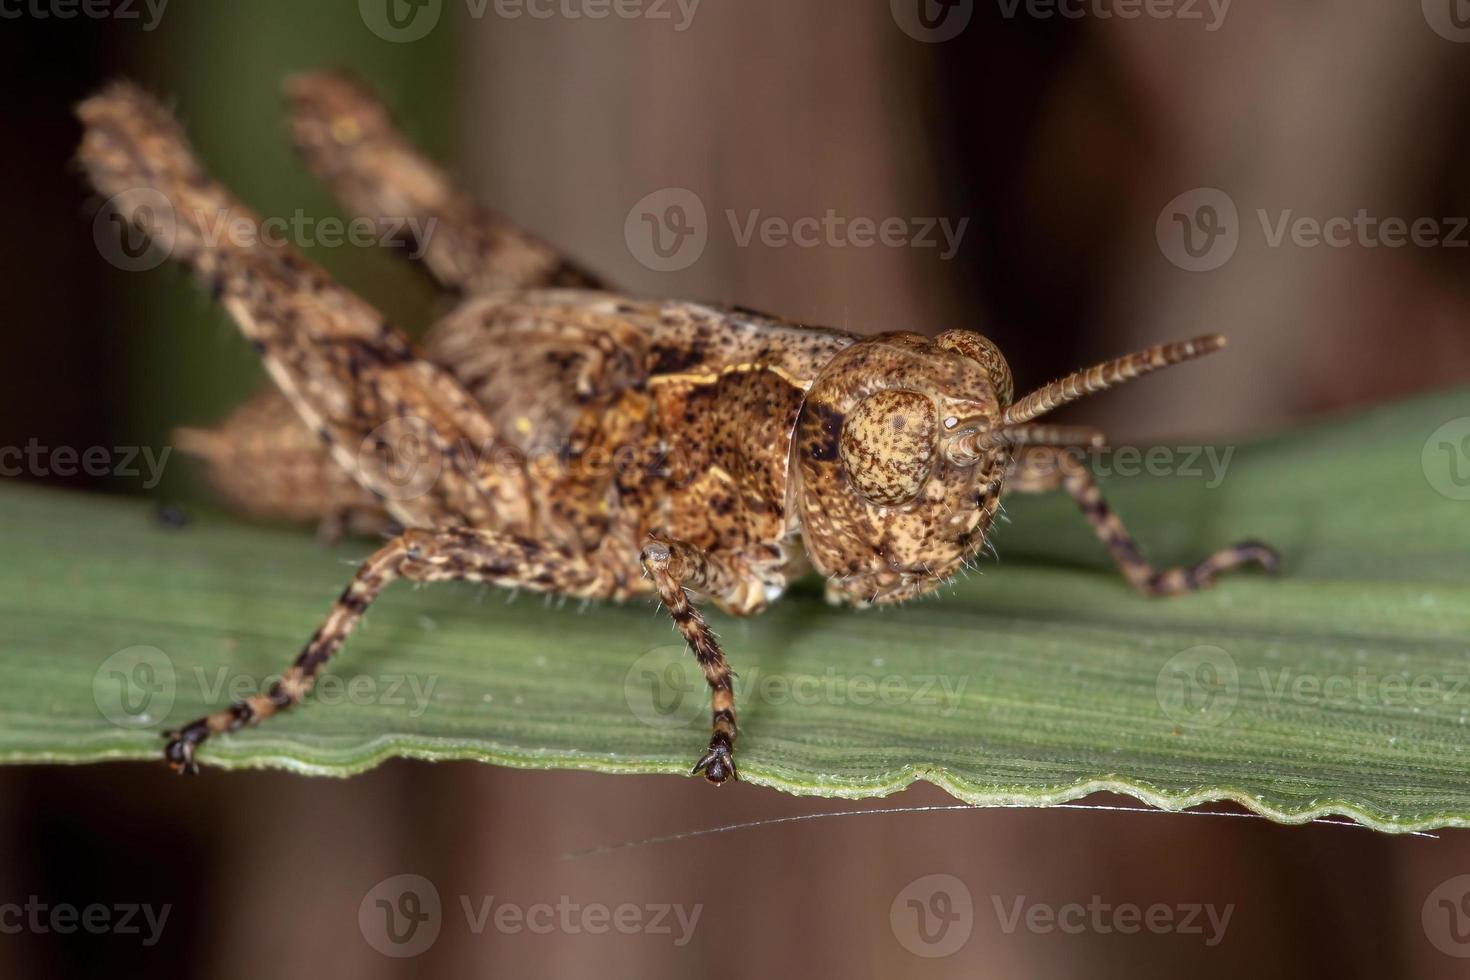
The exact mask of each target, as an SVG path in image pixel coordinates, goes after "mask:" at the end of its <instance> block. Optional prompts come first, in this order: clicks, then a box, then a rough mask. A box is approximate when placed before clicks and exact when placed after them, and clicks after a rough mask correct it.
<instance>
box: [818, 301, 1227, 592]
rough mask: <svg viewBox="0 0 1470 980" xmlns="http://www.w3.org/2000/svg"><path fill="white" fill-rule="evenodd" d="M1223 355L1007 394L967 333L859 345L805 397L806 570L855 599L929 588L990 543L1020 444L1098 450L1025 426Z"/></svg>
mask: <svg viewBox="0 0 1470 980" xmlns="http://www.w3.org/2000/svg"><path fill="white" fill-rule="evenodd" d="M1224 346H1225V338H1224V337H1221V336H1219V335H1218V334H1206V335H1205V336H1202V337H1196V338H1194V339H1193V340H1186V341H1180V342H1177V343H1172V344H1159V345H1157V346H1155V347H1149V348H1147V349H1145V350H1141V351H1138V352H1137V353H1135V354H1128V355H1125V356H1123V357H1119V358H1114V359H1113V360H1111V361H1104V362H1103V363H1101V364H1096V365H1093V366H1092V367H1089V368H1084V369H1082V370H1081V371H1074V372H1072V373H1071V374H1069V375H1067V376H1065V377H1063V378H1060V379H1059V380H1057V381H1053V382H1052V383H1051V384H1049V385H1044V386H1043V387H1041V388H1038V389H1036V390H1035V391H1033V392H1031V393H1030V394H1028V395H1026V396H1025V397H1024V398H1021V399H1019V400H1016V399H1015V398H1014V395H1015V389H1014V386H1013V384H1012V382H1011V370H1010V368H1009V367H1008V366H1007V365H1006V361H1005V358H1004V357H1002V356H1001V353H1000V351H999V350H998V349H996V346H995V345H994V344H993V343H991V342H990V341H988V340H986V339H985V338H984V337H982V336H980V335H979V334H976V333H971V332H969V331H967V330H951V331H949V332H948V333H945V334H941V335H940V336H939V337H937V338H935V339H934V340H933V341H929V340H926V339H924V338H923V337H921V336H919V335H917V334H910V333H894V334H882V335H879V336H876V337H869V338H866V339H864V340H860V341H858V342H857V343H855V344H853V345H852V346H851V347H848V348H847V349H846V350H844V351H842V352H841V353H840V354H838V355H837V356H836V357H834V358H832V360H831V361H829V362H828V363H827V364H826V366H825V367H823V369H822V371H821V373H820V374H819V375H818V376H817V379H816V381H815V382H814V383H813V384H812V387H811V390H810V391H809V392H807V397H806V401H805V402H804V403H803V405H802V410H801V415H800V416H799V417H798V419H797V423H796V439H795V440H794V442H793V445H792V453H793V457H792V461H793V466H792V470H793V478H792V481H791V487H792V491H793V493H794V494H795V498H794V508H793V512H794V513H795V515H796V516H797V517H798V518H799V520H800V521H801V527H802V535H803V538H804V540H805V543H806V550H807V554H808V555H809V556H810V557H811V559H812V565H813V566H814V567H815V568H816V569H817V571H819V572H821V573H822V574H823V575H825V576H827V578H828V580H829V582H830V583H831V585H830V588H831V589H833V590H835V591H836V593H837V594H838V595H840V596H842V597H843V598H846V599H848V600H850V601H854V602H857V603H875V602H898V601H901V600H903V599H907V598H909V597H910V596H914V595H918V594H920V593H922V592H927V591H929V590H930V589H933V588H934V587H935V586H937V585H938V584H939V583H941V582H943V581H944V580H945V579H947V578H948V577H949V576H950V575H952V574H954V573H955V572H956V571H957V570H958V569H959V567H960V566H961V565H962V564H963V563H964V562H965V560H966V559H967V558H969V557H970V556H972V555H973V554H974V553H975V552H976V551H978V550H979V548H980V546H981V545H983V544H984V542H985V532H986V530H987V529H988V528H989V527H990V521H991V518H992V517H994V515H995V509H996V505H997V503H998V501H999V499H1000V491H1001V484H1002V482H1003V481H1004V478H1005V473H1006V469H1007V467H1008V466H1009V465H1010V461H1011V457H1012V454H1013V452H1014V450H1015V448H1016V447H1018V446H1024V445H1050V446H1064V447H1065V446H1086V445H1094V446H1096V445H1100V444H1101V441H1102V437H1101V436H1100V435H1099V434H1098V433H1096V432H1094V431H1092V430H1090V429H1077V428H1070V427H1064V426H1054V425H1045V424H1041V425H1037V424H1033V422H1032V420H1033V419H1036V418H1038V417H1039V416H1042V415H1045V414H1046V413H1047V412H1050V411H1052V410H1053V409H1055V408H1058V407H1060V406H1062V405H1065V404H1067V403H1069V402H1072V401H1076V400H1077V399H1078V398H1082V397H1084V396H1086V395H1090V394H1093V393H1095V392H1099V391H1104V390H1106V389H1108V388H1112V387H1114V386H1115V385H1119V384H1122V383H1124V382H1127V381H1131V380H1132V379H1134V378H1138V377H1142V376H1143V375H1145V374H1149V373H1151V372H1153V371H1157V370H1159V369H1161V368H1166V367H1169V366H1171V365H1174V364H1181V363H1183V362H1185V361H1189V360H1193V359H1194V358H1197V357H1202V356H1204V355H1205V354H1210V353H1213V352H1214V351H1217V350H1219V349H1220V348H1222V347H1224Z"/></svg>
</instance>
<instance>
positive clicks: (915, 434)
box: [838, 390, 939, 507]
mask: <svg viewBox="0 0 1470 980" xmlns="http://www.w3.org/2000/svg"><path fill="white" fill-rule="evenodd" d="M936 416H937V411H936V409H935V407H934V403H933V402H932V401H930V400H929V398H928V396H927V395H921V394H919V393H918V392H917V391H896V390H895V391H880V392H878V393H877V394H874V395H869V396H868V397H867V398H865V399H863V401H862V402H861V403H860V404H859V405H858V406H857V409H856V410H855V411H853V412H852V413H850V414H849V415H848V416H847V422H846V424H844V425H843V427H842V438H841V440H840V441H839V443H838V449H839V451H840V452H841V453H842V465H843V467H844V468H845V469H846V470H847V479H848V481H849V482H851V483H852V485H853V487H854V488H856V490H857V492H858V493H860V494H862V495H863V497H865V498H866V499H867V500H869V501H871V502H872V503H875V504H882V505H884V506H890V507H891V506H894V505H896V504H902V503H907V502H908V501H910V500H913V499H914V497H916V496H918V494H919V491H920V490H922V489H924V481H925V480H927V479H928V478H929V470H930V469H931V468H932V466H933V464H934V453H935V445H936V442H935V435H936V433H937V432H938V430H939V423H938V421H937V418H936Z"/></svg>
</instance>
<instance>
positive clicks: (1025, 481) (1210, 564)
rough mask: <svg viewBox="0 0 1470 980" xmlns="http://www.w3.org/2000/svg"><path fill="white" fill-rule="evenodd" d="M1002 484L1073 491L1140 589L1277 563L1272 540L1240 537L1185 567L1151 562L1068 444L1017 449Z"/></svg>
mask: <svg viewBox="0 0 1470 980" xmlns="http://www.w3.org/2000/svg"><path fill="white" fill-rule="evenodd" d="M1005 489H1006V492H1008V493H1046V492H1048V491H1051V490H1065V491H1067V493H1069V494H1071V495H1072V499H1073V500H1075V501H1077V506H1078V507H1080V508H1081V509H1082V513H1083V515H1084V516H1085V517H1086V518H1087V522H1088V523H1089V524H1091V525H1092V530H1093V533H1095V534H1096V535H1097V537H1098V540H1099V541H1101V542H1102V543H1103V546H1104V547H1105V548H1107V549H1108V554H1110V555H1112V557H1113V561H1114V562H1115V563H1116V564H1117V566H1118V571H1120V572H1122V573H1123V577H1124V578H1125V579H1127V580H1128V584H1129V585H1131V586H1133V588H1134V589H1135V590H1136V591H1137V592H1139V593H1141V594H1142V595H1147V596H1164V595H1179V594H1180V593H1184V592H1194V591H1197V590H1199V589H1203V588H1208V587H1209V586H1211V585H1213V584H1215V578H1216V576H1218V575H1219V574H1220V573H1221V572H1227V571H1230V570H1232V569H1235V568H1240V567H1241V566H1244V565H1258V566H1260V567H1261V568H1263V569H1265V570H1266V571H1267V572H1273V573H1274V572H1275V571H1277V569H1279V568H1280V566H1281V559H1280V557H1279V556H1278V555H1277V554H1276V552H1275V551H1274V550H1273V549H1272V548H1271V547H1270V546H1268V545H1265V544H1262V543H1261V542H1259V541H1241V542H1239V543H1237V544H1234V545H1231V546H1230V547H1228V548H1222V549H1220V550H1219V551H1216V552H1215V553H1213V554H1211V555H1209V556H1207V557H1205V558H1204V559H1202V560H1200V561H1198V562H1196V563H1195V564H1193V565H1190V566H1187V567H1180V568H1165V569H1156V568H1154V567H1153V566H1152V565H1150V564H1149V563H1148V560H1147V559H1146V558H1144V557H1143V552H1142V551H1141V550H1140V549H1139V547H1138V544H1137V543H1136V542H1135V541H1134V540H1133V536H1132V535H1131V534H1129V533H1128V529H1127V528H1126V527H1124V526H1123V522H1122V521H1121V520H1119V519H1118V516H1117V515H1116V514H1114V513H1113V511H1112V508H1110V507H1109V506H1108V503H1107V501H1106V500H1104V499H1103V496H1102V491H1100V490H1099V489H1098V487H1097V483H1096V482H1095V481H1094V480H1093V479H1092V474H1091V473H1089V472H1087V468H1086V467H1085V466H1083V465H1082V462H1081V461H1080V460H1079V459H1078V458H1077V457H1076V456H1075V455H1074V454H1073V453H1072V452H1070V451H1069V450H1066V449H1058V448H1053V447H1033V448H1028V449H1025V450H1022V451H1021V452H1018V453H1017V454H1016V456H1015V459H1014V460H1013V461H1012V463H1011V469H1010V472H1009V474H1008V475H1007V477H1006V484H1005Z"/></svg>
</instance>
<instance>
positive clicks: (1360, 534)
mask: <svg viewBox="0 0 1470 980" xmlns="http://www.w3.org/2000/svg"><path fill="white" fill-rule="evenodd" d="M1465 405H1466V393H1465V392H1460V393H1450V394H1445V395H1442V396H1436V397H1432V398H1427V399H1422V400H1419V401H1416V402H1413V403H1410V404H1406V405H1401V406H1396V407H1392V408H1387V409H1382V410H1379V411H1376V412H1373V413H1371V414H1369V415H1366V416H1364V417H1360V418H1357V419H1354V420H1351V421H1347V422H1342V423H1334V424H1331V425H1324V426H1321V427H1317V428H1313V429H1310V430H1307V431H1303V432H1300V433H1296V434H1293V435H1290V436H1286V437H1282V438H1277V439H1273V440H1270V441H1267V442H1263V443H1259V444H1256V445H1252V446H1247V447H1242V448H1240V449H1239V451H1237V452H1235V453H1234V454H1233V456H1231V457H1230V458H1229V461H1228V466H1227V468H1226V478H1225V479H1224V481H1223V483H1221V484H1220V485H1218V486H1211V485H1207V484H1212V483H1213V482H1214V481H1212V480H1210V479H1209V474H1210V469H1209V466H1208V465H1207V461H1206V460H1205V459H1203V458H1200V459H1196V460H1193V461H1191V460H1189V459H1188V458H1187V457H1188V456H1189V453H1188V452H1178V451H1175V452H1174V453H1173V455H1172V461H1171V462H1169V463H1168V464H1167V466H1165V467H1164V469H1165V470H1167V472H1164V473H1163V474H1162V475H1141V476H1137V477H1130V478H1124V477H1121V476H1118V477H1109V478H1105V479H1104V480H1103V486H1104V490H1105V492H1106V493H1107V494H1108V496H1109V498H1110V499H1111V501H1112V502H1113V504H1114V506H1115V508H1116V509H1117V511H1118V513H1119V514H1120V516H1121V517H1122V518H1123V519H1124V521H1125V522H1126V523H1127V524H1128V525H1129V526H1130V528H1131V529H1132V530H1133V531H1134V532H1135V533H1136V535H1137V537H1138V538H1139V540H1140V541H1141V542H1142V544H1143V545H1144V547H1145V549H1146V550H1147V551H1148V552H1149V553H1150V554H1151V555H1152V556H1153V557H1154V558H1155V560H1157V561H1159V562H1161V563H1162V562H1183V561H1188V560H1191V559H1194V558H1198V557H1200V556H1202V555H1203V554H1204V553H1206V552H1207V551H1209V550H1211V549H1213V548H1215V547H1219V546H1222V545H1224V544H1226V543H1229V542H1231V541H1234V540H1236V539H1238V538H1241V537H1260V538H1264V539H1266V540H1268V541H1270V542H1272V543H1273V544H1275V545H1276V546H1277V547H1278V548H1279V549H1280V550H1281V551H1282V553H1283V554H1284V556H1285V558H1286V568H1285V571H1284V574H1283V575H1282V576H1281V577H1280V578H1277V579H1270V578H1267V577H1265V576H1263V575H1259V574H1256V573H1252V572H1243V573H1237V574H1235V575H1232V576H1230V577H1228V578H1227V579H1225V580H1223V581H1222V584H1221V585H1220V586H1219V587H1217V588H1216V589H1214V590H1212V591H1209V592H1205V593H1201V594H1198V595H1193V596H1188V597H1183V598H1178V599H1170V600H1146V599H1141V598H1138V597H1135V596H1134V595H1133V594H1132V593H1131V592H1130V591H1129V590H1128V589H1127V588H1126V587H1125V585H1124V584H1123V582H1122V580H1121V579H1120V578H1119V577H1118V576H1117V574H1115V573H1114V572H1113V571H1112V569H1111V567H1110V566H1109V562H1108V560H1107V558H1106V556H1105V555H1104V553H1103V552H1102V550H1101V548H1100V546H1099V545H1098V544H1097V542H1096V541H1095V540H1094V539H1093V538H1092V537H1091V535H1090V532H1089V531H1088V529H1087V526H1086V523H1085V522H1084V520H1083V519H1082V518H1081V516H1080V515H1079V514H1078V513H1077V511H1076V509H1075V507H1074V506H1073V505H1072V503H1071V502H1070V501H1069V500H1067V499H1066V498H1065V497H1062V496H1059V495H1049V496H1045V497H1038V498H1009V499H1008V501H1007V513H1008V515H1009V517H1010V518H1011V523H1009V524H1002V525H1001V526H1000V527H998V528H997V530H996V533H995V535H994V537H995V540H996V543H997V546H998V547H999V550H1000V553H1001V555H1002V560H1001V561H1000V562H998V563H997V562H994V561H990V560H987V561H985V562H983V563H982V566H981V569H980V571H979V573H972V574H971V575H970V577H969V578H968V579H965V580H963V581H961V582H960V583H959V584H957V585H956V586H955V587H954V588H953V589H947V590H945V591H944V592H943V593H942V595H941V596H940V597H939V598H937V599H935V600H930V601H919V602H915V603H911V604H909V605H907V606H904V607H901V608H896V609H886V610H873V611H866V612H859V611H853V610H848V609H837V608H831V607H828V606H826V605H825V604H824V603H823V602H822V601H821V597H820V588H819V583H804V584H802V585H801V586H799V587H798V588H797V589H795V590H793V594H791V595H789V596H787V597H786V598H785V599H784V600H782V601H781V602H779V603H777V604H776V605H775V606H774V607H773V608H772V609H771V611H770V612H768V613H766V614H765V615H763V616H759V617H756V618H753V619H750V620H732V619H729V618H726V617H720V616H714V617H713V621H714V625H715V628H716V629H717V630H718V631H719V632H720V633H721V635H722V637H723V639H724V642H725V645H726V648H727V651H728V653H729V656H730V659H731V662H732V664H733V665H734V667H735V669H736V670H737V671H738V672H739V673H740V680H739V682H738V683H737V694H738V696H739V699H740V709H741V715H740V720H741V738H740V745H739V765H740V771H741V776H742V778H743V779H745V780H747V781H749V782H752V783H758V784H763V785H769V786H775V787H778V788H780V789H783V790H787V791H789V792H793V793H810V794H820V795H828V796H848V797H861V796H876V795H883V794H886V793H891V792H893V791H895V790H897V789H900V788H902V787H904V786H906V785H908V784H909V783H911V782H913V781H915V780H919V779H924V780H929V781H931V782H934V783H937V784H938V785H940V786H942V787H944V788H945V789H947V790H949V791H950V792H951V793H953V794H954V795H956V796H957V797H960V798H961V799H964V800H967V801H971V802H975V803H990V804H995V803H1008V804H1013V803H1025V804H1038V805H1041V804H1046V803H1053V802H1060V801H1064V800H1070V799H1075V798H1077V797H1080V796H1083V795H1085V794H1087V793H1091V792H1095V791H1099V790H1111V791H1116V792H1122V793H1129V794H1132V795H1134V796H1136V797H1138V798H1140V799H1142V800H1145V801H1147V802H1149V803H1152V804H1154V805H1157V806H1161V807H1169V808H1179V807H1186V806H1191V805H1194V804H1197V803H1200V802H1203V801H1207V800H1219V799H1232V800H1236V801H1239V802H1240V803H1242V804H1244V805H1245V806H1247V807H1249V808H1250V809H1252V810H1255V811H1257V812H1259V813H1262V814H1265V815H1267V816H1270V817H1272V818H1274V819H1278V820H1283V821H1289V822H1300V821H1305V820H1308V819H1311V818H1313V817H1316V816H1321V815H1324V814H1329V813H1339V814H1346V815H1349V816H1351V817H1353V818H1355V819H1357V820H1359V821H1361V822H1363V823H1365V824H1368V825H1370V826H1373V827H1377V828H1380V829H1383V830H1394V831H1404V830H1415V829H1425V828H1433V827H1442V826H1465V825H1470V753H1467V751H1466V749H1467V744H1470V683H1467V678H1470V660H1467V649H1466V648H1467V638H1470V591H1467V589H1466V587H1465V586H1466V584H1467V582H1470V502H1467V500H1465V499H1459V498H1470V485H1466V484H1470V453H1467V452H1466V450H1467V449H1470V442H1467V439H1470V418H1466V417H1465V416H1462V415H1461V414H1460V413H1462V412H1464V411H1465ZM1216 459H1217V460H1218V459H1220V457H1218V456H1217V457H1216ZM1191 462H1193V464H1194V466H1195V467H1196V468H1197V469H1199V470H1201V471H1202V475H1199V476H1191V475H1189V468H1188V464H1190V463H1191ZM1102 464H1103V465H1105V466H1106V467H1108V468H1111V469H1114V470H1118V471H1120V472H1121V471H1122V470H1124V469H1126V468H1127V467H1128V465H1129V458H1128V457H1126V456H1117V457H1113V458H1111V459H1104V460H1103V461H1102ZM1154 468H1155V469H1159V466H1158V465H1157V464H1156V465H1155V467H1154ZM1462 469H1463V470H1464V472H1462ZM0 499H3V502H4V507H3V510H0V541H3V542H4V548H5V554H6V558H7V560H6V561H5V563H4V566H3V569H0V604H3V612H4V621H5V634H6V638H5V641H4V649H5V665H6V675H5V677H6V682H5V684H4V685H0V759H4V760H8V761H12V762H38V761H65V762H83V761H91V760H100V759H154V758H157V757H158V755H159V749H160V745H161V743H160V741H159V738H158V735H157V729H158V728H159V727H162V725H163V723H165V722H167V723H173V724H177V723H180V722H183V721H187V720H189V719H190V718H192V717H194V716H196V715H198V714H200V713H202V712H204V711H206V710H210V709H215V708H219V707H221V706H223V705H224V704H226V703H227V702H228V701H229V699H230V698H231V697H232V696H235V695H239V694H241V693H250V692H252V691H255V690H258V689H260V688H261V687H262V686H263V685H265V684H266V683H268V680H269V678H270V676H271V675H272V674H273V673H274V672H276V671H278V670H279V669H280V668H282V667H283V666H285V665H286V664H287V663H288V662H289V661H290V659H291V658H292V657H294V655H295V653H296V652H297V650H298V649H299V648H300V646H301V644H302V642H303V641H304V640H305V638H306V637H308V636H309V635H310V633H311V631H312V630H313V629H314V628H315V627H316V625H317V623H318V622H319V619H320V617H321V616H322V615H323V614H324V612H325V611H326V608H327V606H328V604H329V603H330V601H331V600H332V598H333V597H335V595H336V594H337V592H338V590H339V589H340V588H341V586H342V584H343V583H344V582H345V581H346V580H347V578H348V576H349V575H350V574H351V571H352V569H351V567H350V564H347V563H344V562H345V561H346V560H356V559H358V558H361V557H363V556H364V555H366V554H367V553H368V552H369V551H370V550H371V548H372V544H371V543H370V542H354V543H351V544H348V545H345V546H342V547H340V548H338V549H324V548H322V547H320V546H318V545H317V544H316V543H315V541H314V540H313V539H312V537H311V536H310V535H309V534H303V533H295V532H291V531H286V530H276V529H262V528H260V527H254V526H250V525H247V524H243V523H240V522H238V521H236V520H234V519H232V518H227V517H216V516H212V515H203V516H201V517H200V518H199V519H197V520H196V522H195V523H194V524H192V525H191V526H189V527H186V528H182V529H169V528H165V527H162V526H160V525H159V524H158V522H157V521H156V520H155V518H154V510H153V507H152V506H151V505H149V504H148V503H145V502H137V501H124V500H117V499H108V498H101V497H88V496H78V495H71V494H63V493H55V492H47V491H43V490H39V489H25V488H19V487H15V486H12V487H9V488H7V489H5V490H4V491H3V497H0ZM328 677H329V678H330V679H329V680H325V679H324V682H323V686H322V687H321V688H320V689H319V691H318V693H317V695H315V696H314V697H313V699H312V703H308V704H307V705H305V706H304V707H302V708H300V709H297V710H293V711H291V712H289V713H287V714H286V715H283V716H281V717H279V718H275V719H272V720H270V721H269V722H268V723H266V724H265V725H263V726H261V727H259V728H255V729H251V730H248V731H244V732H240V733H237V734H234V735H230V736H224V737H220V738H217V739H215V740H213V741H211V742H209V743H208V745H207V747H206V748H205V749H204V750H203V751H201V753H200V760H201V762H203V763H204V764H206V765H214V766H225V767H238V766H280V767H286V768H290V769H294V770H297V771H300V772H305V773H321V774H333V775H346V774H349V773H355V772H360V771H362V770H363V769H366V768H368V767H370V766H373V765H375V764H377V763H378V762H380V761H382V760H383V759H386V758H389V757H392V756H411V757H417V758H427V759H449V758H469V759H480V760H483V761H487V762H495V763H499V764H503V765H513V766H529V767H571V768H583V769H597V770H601V771H606V772H670V773H683V772H687V771H688V769H689V766H690V764H691V763H692V762H693V760H694V758H695V757H696V756H697V755H698V754H699V751H700V750H701V748H702V747H703V745H704V743H705V741H706V725H707V717H706V710H707V708H706V704H707V702H706V698H705V695H704V692H703V691H702V690H701V686H702V682H701V681H700V680H699V677H698V673H697V671H696V670H695V669H694V668H693V665H692V663H690V660H689V658H688V656H687V654H685V653H683V652H682V648H681V646H680V644H679V641H678V638H677V635H676V634H674V633H673V632H672V630H671V628H670V625H669V623H668V621H667V619H666V618H665V616H664V615H663V614H662V613H661V612H657V611H656V610H655V609H654V607H653V606H652V605H651V604H641V603H640V604H633V605H629V606H622V607H619V606H611V605H602V606H598V607H596V608H594V609H591V610H589V611H585V612H581V611H578V608H577V605H576V603H567V604H566V605H565V607H562V606H561V605H559V604H557V603H555V602H554V601H553V602H552V603H551V604H550V606H548V605H547V604H546V603H544V602H543V601H542V599H541V598H540V597H535V596H531V595H529V594H523V595H522V596H521V597H520V598H519V599H518V600H517V601H514V602H509V603H507V601H506V593H502V592H496V591H488V590H483V589H479V588H476V587H470V586H459V585H450V586H434V587H429V588H423V589H420V590H417V591H416V590H414V589H412V588H410V587H407V586H402V585H399V586H395V587H393V588H392V589H390V590H389V591H388V593H387V594H386V595H385V596H384V597H383V598H382V599H381V600H380V601H379V602H378V604H377V605H376V606H374V608H373V611H372V612H371V614H370V615H369V617H368V620H367V623H366V624H365V628H363V629H361V630H360V631H359V632H358V634H357V635H355V636H354V637H353V638H352V639H351V640H350V641H349V642H348V644H347V646H346V648H345V649H344V651H343V653H342V654H340V655H339V657H338V658H337V659H336V660H334V661H333V662H332V663H331V664H330V666H329V669H328ZM159 764H160V765H161V764H162V763H161V762H159Z"/></svg>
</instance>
